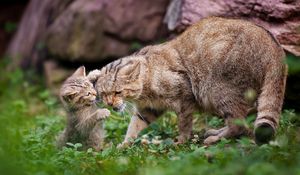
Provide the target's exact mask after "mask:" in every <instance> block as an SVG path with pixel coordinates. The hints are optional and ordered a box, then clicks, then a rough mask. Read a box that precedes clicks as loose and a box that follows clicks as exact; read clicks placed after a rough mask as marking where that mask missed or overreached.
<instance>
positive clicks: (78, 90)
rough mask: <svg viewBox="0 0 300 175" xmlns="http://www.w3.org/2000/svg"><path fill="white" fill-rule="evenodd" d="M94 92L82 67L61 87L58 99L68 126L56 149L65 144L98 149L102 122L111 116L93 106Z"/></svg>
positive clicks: (102, 134)
mask: <svg viewBox="0 0 300 175" xmlns="http://www.w3.org/2000/svg"><path fill="white" fill-rule="evenodd" d="M96 95H97V92H96V90H95V89H94V87H93V84H92V83H91V82H90V81H89V80H88V78H87V77H86V75H85V68H84V67H83V66H81V67H80V68H78V69H77V70H76V71H75V73H73V75H72V76H71V77H69V78H68V79H67V80H66V81H65V82H64V83H63V85H62V87H61V90H60V99H61V101H62V103H63V105H64V107H65V108H66V110H67V112H68V116H67V125H66V128H65V130H64V131H63V133H62V134H61V135H60V136H59V138H58V143H57V144H58V147H62V146H65V145H66V143H67V142H71V143H82V145H83V149H87V148H90V147H92V148H94V149H95V150H96V151H99V150H100V149H101V143H102V142H103V139H104V129H103V119H105V118H106V117H108V116H109V115H110V111H109V110H107V109H98V107H97V106H96V104H95V101H96Z"/></svg>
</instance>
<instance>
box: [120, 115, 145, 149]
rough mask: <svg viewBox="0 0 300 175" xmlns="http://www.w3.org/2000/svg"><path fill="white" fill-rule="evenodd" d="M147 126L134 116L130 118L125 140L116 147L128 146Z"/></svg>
mask: <svg viewBox="0 0 300 175" xmlns="http://www.w3.org/2000/svg"><path fill="white" fill-rule="evenodd" d="M147 126H148V124H147V123H146V122H145V121H143V120H142V119H140V118H139V117H137V116H135V115H134V116H132V117H131V120H130V123H129V125H128V128H127V132H126V136H125V139H124V141H123V142H122V143H121V144H120V145H118V148H124V147H127V146H128V145H130V143H131V141H132V140H133V139H136V138H137V136H138V134H139V132H140V131H141V130H143V129H145V128H146V127H147Z"/></svg>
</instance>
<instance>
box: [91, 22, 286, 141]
mask: <svg viewBox="0 0 300 175" xmlns="http://www.w3.org/2000/svg"><path fill="white" fill-rule="evenodd" d="M284 58H285V54H284V51H283V49H282V48H281V47H280V45H279V44H278V42H277V41H276V39H275V38H274V37H273V36H272V35H271V34H270V33H268V32H267V31H266V30H265V29H263V28H262V27H259V26H256V25H254V24H252V23H250V22H246V21H243V20H235V19H224V18H219V17H210V18H206V19H203V20H201V21H200V22H198V23H196V24H195V25H193V26H191V27H189V28H188V29H187V30H186V31H185V32H184V33H182V34H181V35H180V36H178V37H177V38H175V39H173V40H171V41H169V42H166V43H163V44H159V45H154V46H148V47H145V48H143V49H142V50H141V51H140V52H138V53H135V54H133V55H131V56H128V57H125V58H121V59H119V60H116V61H114V62H112V63H110V64H108V65H107V66H105V67H103V68H102V69H101V70H100V71H99V70H95V71H92V72H91V74H90V75H89V76H90V77H91V80H92V81H97V83H96V89H97V91H98V93H99V94H100V95H101V97H102V98H103V101H104V102H105V103H106V104H108V105H111V106H113V107H115V108H123V107H122V106H123V105H124V100H126V99H130V100H134V101H135V102H136V103H137V105H138V110H139V112H138V113H137V114H136V115H135V116H133V117H132V119H131V122H130V124H129V127H128V130H127V134H126V137H125V140H124V142H123V143H124V144H125V143H127V142H128V141H129V139H130V138H135V137H137V134H138V133H139V132H140V131H141V130H142V129H144V128H145V127H147V126H148V124H149V123H151V122H153V121H154V120H155V119H156V118H157V117H158V116H159V115H160V114H161V112H162V111H164V110H166V109H171V110H174V111H175V112H176V113H177V115H178V117H179V121H178V127H179V134H180V135H179V139H178V143H184V142H185V141H186V140H187V139H189V138H190V136H191V133H192V112H193V111H194V110H197V109H203V110H205V111H209V112H212V113H214V114H216V115H219V116H221V117H223V118H224V119H225V121H226V127H224V128H221V129H219V130H209V131H208V132H207V133H206V136H207V138H206V139H205V140H204V143H205V144H207V145H209V144H213V143H215V142H217V141H219V140H220V139H221V138H232V137H236V136H239V135H241V134H245V133H248V130H247V129H246V128H245V127H244V126H241V125H237V124H236V120H237V119H241V120H243V119H244V118H245V117H246V116H247V114H248V111H250V109H251V108H252V107H253V106H254V104H257V107H256V108H257V111H258V113H257V118H256V121H255V123H254V127H255V128H254V134H255V139H256V141H257V143H267V142H268V141H269V140H270V139H272V137H273V136H274V134H275V131H276V128H277V127H278V123H279V118H280V112H281V107H282V103H283V98H284V91H285V82H286V77H287V66H286V65H285V64H284ZM248 92H254V94H256V97H257V98H256V97H255V95H254V96H253V97H254V99H252V100H248V99H247V98H246V97H247V95H245V94H249V93H248Z"/></svg>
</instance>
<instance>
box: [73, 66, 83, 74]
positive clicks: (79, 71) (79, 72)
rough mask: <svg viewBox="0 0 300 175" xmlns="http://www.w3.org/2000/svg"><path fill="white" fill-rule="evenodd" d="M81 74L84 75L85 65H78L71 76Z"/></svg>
mask: <svg viewBox="0 0 300 175" xmlns="http://www.w3.org/2000/svg"><path fill="white" fill-rule="evenodd" d="M80 76H83V77H85V67H84V66H80V67H79V68H78V69H77V70H76V71H75V72H74V73H73V75H72V77H80Z"/></svg>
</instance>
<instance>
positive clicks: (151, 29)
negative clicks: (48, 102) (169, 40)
mask: <svg viewBox="0 0 300 175" xmlns="http://www.w3.org/2000/svg"><path fill="white" fill-rule="evenodd" d="M168 1H169V0H143V1H140V0H76V1H75V2H73V3H72V4H71V5H70V6H69V7H68V8H67V9H65V10H64V12H63V13H61V14H60V15H59V16H58V17H57V19H56V20H55V21H54V23H53V24H52V25H51V26H50V28H49V30H48V34H47V40H46V45H47V48H48V50H49V51H50V53H51V54H53V55H56V56H58V57H59V58H61V59H66V60H80V61H83V62H93V61H101V60H103V59H105V58H111V57H120V56H124V55H126V54H129V52H130V51H131V44H132V42H133V41H138V42H148V41H153V40H155V39H157V38H158V37H160V36H162V35H163V34H164V33H165V32H164V30H163V23H162V19H163V16H164V14H165V11H166V8H167V5H168Z"/></svg>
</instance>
